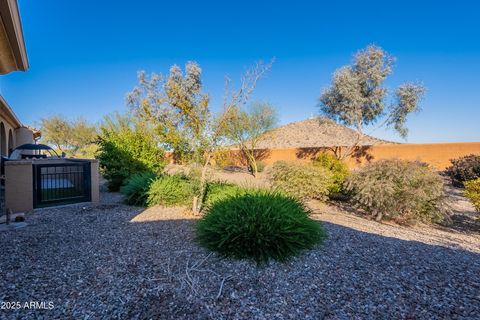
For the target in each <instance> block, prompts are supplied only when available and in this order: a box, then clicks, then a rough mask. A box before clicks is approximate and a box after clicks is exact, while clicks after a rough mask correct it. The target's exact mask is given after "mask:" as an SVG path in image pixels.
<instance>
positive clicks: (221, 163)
mask: <svg viewBox="0 0 480 320" xmlns="http://www.w3.org/2000/svg"><path fill="white" fill-rule="evenodd" d="M212 162H213V163H214V164H215V166H216V167H217V168H224V167H227V166H231V165H234V164H235V161H234V159H233V153H232V151H230V150H228V149H218V150H216V151H215V152H214V153H213V154H212Z"/></svg>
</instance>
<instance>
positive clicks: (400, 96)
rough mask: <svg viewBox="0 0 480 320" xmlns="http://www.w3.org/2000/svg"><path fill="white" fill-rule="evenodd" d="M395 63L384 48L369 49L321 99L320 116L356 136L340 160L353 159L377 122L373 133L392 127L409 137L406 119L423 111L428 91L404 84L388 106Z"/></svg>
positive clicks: (341, 71)
mask: <svg viewBox="0 0 480 320" xmlns="http://www.w3.org/2000/svg"><path fill="white" fill-rule="evenodd" d="M394 61H395V58H394V57H392V56H390V55H389V54H388V53H387V52H385V51H384V50H383V49H382V48H380V47H377V46H374V45H370V46H368V47H367V48H366V49H364V50H360V51H359V52H357V53H356V55H355V56H354V59H353V63H352V64H351V65H347V66H344V67H342V68H340V69H338V70H337V71H336V72H335V73H334V75H333V78H332V84H331V86H330V87H329V88H327V89H325V90H324V91H323V93H322V95H321V96H320V103H319V107H320V110H321V113H322V114H323V115H324V116H326V117H328V118H330V119H332V120H334V121H336V122H339V123H341V124H343V125H346V126H348V127H351V128H353V129H354V130H355V131H356V133H357V138H356V139H355V141H353V142H352V144H351V145H350V146H346V147H347V148H346V150H344V152H341V155H340V158H346V157H348V156H350V155H352V154H353V152H354V151H355V150H356V148H357V147H358V146H359V145H360V144H361V143H362V140H363V139H364V138H365V136H366V134H365V133H364V129H365V127H366V126H369V125H373V124H376V123H377V122H380V124H379V125H378V126H377V127H376V128H374V130H376V129H378V128H379V127H382V126H387V127H393V128H394V129H395V130H396V131H397V132H398V133H399V134H400V136H401V137H403V138H405V137H406V136H407V133H408V130H407V128H406V127H405V122H406V119H407V116H408V115H409V114H410V113H412V112H416V111H419V110H420V108H419V102H420V100H421V99H422V97H423V95H424V93H425V88H424V87H423V86H422V85H418V84H412V83H405V84H402V85H400V86H399V87H398V88H397V89H396V90H395V93H394V97H393V99H391V100H390V101H391V102H390V103H388V100H387V98H389V97H390V96H389V94H388V91H387V89H386V87H385V86H384V82H385V80H386V79H387V77H388V76H389V75H390V74H391V73H392V70H393V64H394ZM390 98H392V97H390Z"/></svg>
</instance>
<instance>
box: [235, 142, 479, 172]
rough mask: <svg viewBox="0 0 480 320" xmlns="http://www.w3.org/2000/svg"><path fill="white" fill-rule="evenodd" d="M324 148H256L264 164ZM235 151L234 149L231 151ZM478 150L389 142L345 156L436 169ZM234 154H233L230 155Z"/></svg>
mask: <svg viewBox="0 0 480 320" xmlns="http://www.w3.org/2000/svg"><path fill="white" fill-rule="evenodd" d="M322 151H326V149H322V148H303V149H269V150H259V151H258V153H259V158H260V160H261V161H262V162H264V163H265V164H273V163H274V162H275V161H279V160H284V161H310V160H311V159H313V158H315V156H316V155H317V154H318V153H320V152H322ZM234 153H236V152H234ZM472 153H473V154H480V142H468V143H435V144H390V145H378V146H373V147H369V148H368V149H365V150H364V154H363V155H362V156H360V157H354V158H351V159H348V160H347V163H348V164H349V166H350V167H352V168H353V167H358V166H361V165H362V164H365V163H368V162H369V161H375V160H380V159H391V158H399V159H404V160H420V161H423V162H426V163H428V164H430V165H432V166H433V167H435V168H436V169H438V170H443V169H445V168H447V167H448V166H449V165H450V159H453V158H458V157H461V156H465V155H468V154H472ZM234 157H235V156H234Z"/></svg>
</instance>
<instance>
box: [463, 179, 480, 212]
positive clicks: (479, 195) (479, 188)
mask: <svg viewBox="0 0 480 320" xmlns="http://www.w3.org/2000/svg"><path fill="white" fill-rule="evenodd" d="M464 185H465V196H466V197H467V198H468V199H469V200H470V201H471V202H472V204H473V205H474V207H475V209H476V210H477V212H480V178H478V179H475V180H470V181H465V183H464Z"/></svg>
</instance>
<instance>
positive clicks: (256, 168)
mask: <svg viewBox="0 0 480 320" xmlns="http://www.w3.org/2000/svg"><path fill="white" fill-rule="evenodd" d="M251 166H252V175H253V176H254V177H255V178H256V177H257V174H258V166H257V161H255V159H252V162H251Z"/></svg>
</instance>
